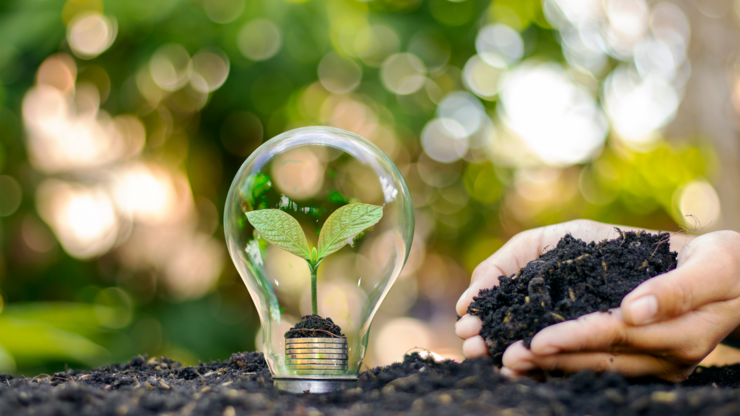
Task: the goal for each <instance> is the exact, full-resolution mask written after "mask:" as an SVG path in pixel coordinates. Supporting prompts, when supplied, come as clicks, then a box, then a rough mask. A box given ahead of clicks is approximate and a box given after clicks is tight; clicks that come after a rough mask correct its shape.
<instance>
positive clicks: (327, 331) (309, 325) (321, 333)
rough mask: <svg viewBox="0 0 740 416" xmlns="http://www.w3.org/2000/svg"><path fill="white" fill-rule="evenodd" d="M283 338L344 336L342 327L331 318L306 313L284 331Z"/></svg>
mask: <svg viewBox="0 0 740 416" xmlns="http://www.w3.org/2000/svg"><path fill="white" fill-rule="evenodd" d="M285 338H288V339H290V338H346V336H345V335H344V334H342V328H340V327H339V325H337V324H335V323H334V321H332V320H331V318H322V317H321V316H319V315H306V316H303V317H302V318H301V321H300V322H298V323H297V324H295V326H294V327H293V328H290V329H289V330H288V332H286V333H285Z"/></svg>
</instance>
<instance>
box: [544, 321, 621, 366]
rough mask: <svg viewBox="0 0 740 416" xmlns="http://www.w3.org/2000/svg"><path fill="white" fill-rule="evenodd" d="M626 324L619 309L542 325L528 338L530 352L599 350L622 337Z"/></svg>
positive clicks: (613, 344) (618, 341)
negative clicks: (545, 325) (530, 338)
mask: <svg viewBox="0 0 740 416" xmlns="http://www.w3.org/2000/svg"><path fill="white" fill-rule="evenodd" d="M626 329H627V325H626V324H625V322H624V321H623V320H622V318H621V314H620V313H619V311H617V310H614V311H612V313H606V312H594V313H591V314H588V315H583V316H581V317H579V318H578V319H575V320H570V321H565V322H561V323H559V324H555V325H552V326H549V327H547V328H544V329H543V330H541V331H540V332H538V333H537V335H535V337H534V338H533V339H532V345H531V349H532V353H533V354H536V355H543V356H544V355H553V354H558V353H562V352H575V351H603V350H606V349H609V348H611V347H613V346H615V345H621V344H623V343H624V341H625V337H626V335H625V332H626Z"/></svg>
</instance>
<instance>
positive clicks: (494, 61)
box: [475, 24, 524, 68]
mask: <svg viewBox="0 0 740 416" xmlns="http://www.w3.org/2000/svg"><path fill="white" fill-rule="evenodd" d="M475 50H477V51H478V56H480V57H481V59H483V61H485V62H486V63H487V64H488V65H491V66H493V67H495V68H506V67H508V66H510V65H512V64H514V63H516V62H517V61H519V60H520V59H521V58H522V55H524V42H523V41H522V38H521V36H519V34H518V33H517V32H516V31H515V30H514V29H512V28H510V27H508V26H506V25H502V24H494V25H490V26H486V27H484V28H483V29H481V31H480V32H478V37H477V38H476V39H475Z"/></svg>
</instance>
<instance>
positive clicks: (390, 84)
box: [380, 53, 426, 95]
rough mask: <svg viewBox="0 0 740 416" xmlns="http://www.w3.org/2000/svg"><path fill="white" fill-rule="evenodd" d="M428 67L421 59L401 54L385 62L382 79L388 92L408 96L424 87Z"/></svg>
mask: <svg viewBox="0 0 740 416" xmlns="http://www.w3.org/2000/svg"><path fill="white" fill-rule="evenodd" d="M425 73H426V66H425V65H424V62H422V60H421V59H419V58H418V57H417V56H416V55H412V54H410V53H399V54H396V55H392V56H390V57H388V59H386V60H385V62H383V67H382V68H381V70H380V77H381V79H382V81H383V85H385V87H386V88H388V90H390V91H392V92H394V93H396V94H399V95H406V94H411V93H413V92H416V91H417V90H419V88H421V87H422V86H424V82H425V81H426V77H425Z"/></svg>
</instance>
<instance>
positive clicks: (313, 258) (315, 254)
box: [311, 247, 319, 263]
mask: <svg viewBox="0 0 740 416" xmlns="http://www.w3.org/2000/svg"><path fill="white" fill-rule="evenodd" d="M311 261H312V262H314V263H316V262H317V261H319V253H318V252H317V251H316V247H314V248H312V249H311Z"/></svg>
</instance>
